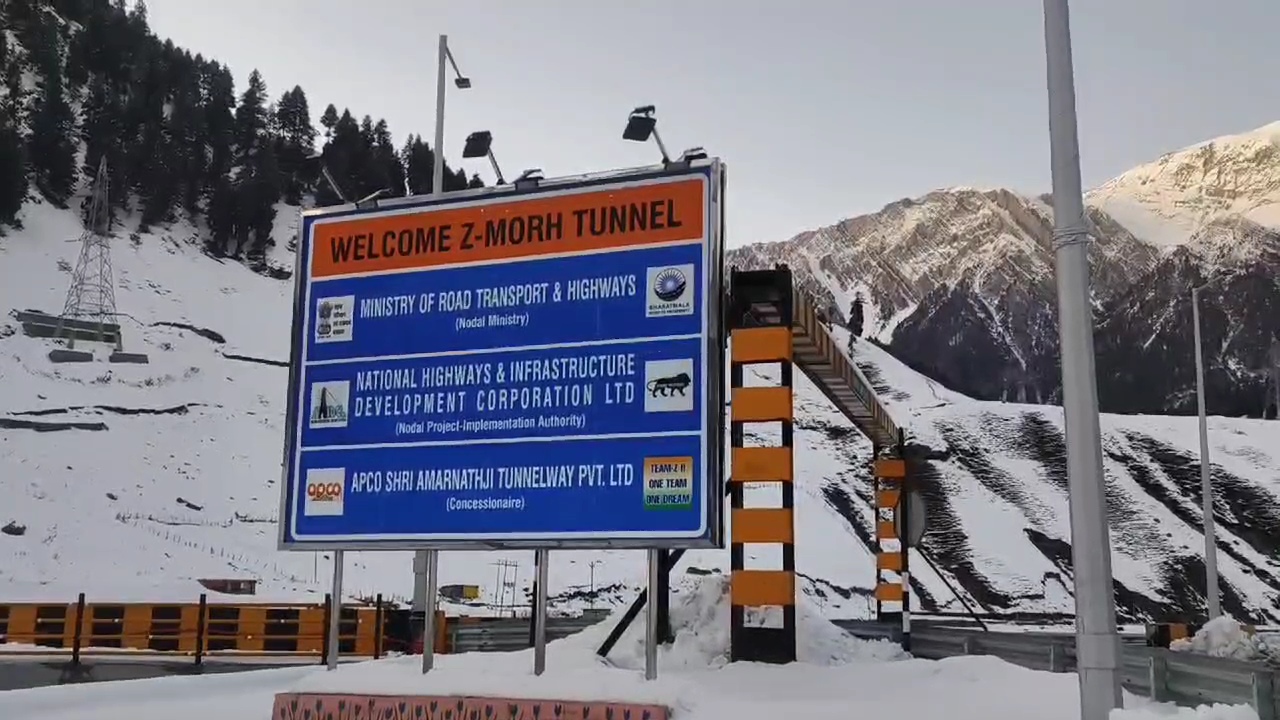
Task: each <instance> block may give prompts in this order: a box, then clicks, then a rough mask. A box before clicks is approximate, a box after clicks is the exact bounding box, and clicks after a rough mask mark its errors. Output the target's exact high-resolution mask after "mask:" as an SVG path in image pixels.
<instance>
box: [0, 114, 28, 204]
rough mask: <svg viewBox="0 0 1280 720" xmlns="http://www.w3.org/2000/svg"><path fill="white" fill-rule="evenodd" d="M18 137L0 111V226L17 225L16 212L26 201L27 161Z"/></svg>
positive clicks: (9, 121)
mask: <svg viewBox="0 0 1280 720" xmlns="http://www.w3.org/2000/svg"><path fill="white" fill-rule="evenodd" d="M23 144H24V143H23V138H22V134H21V133H19V132H18V126H17V125H16V124H15V123H14V122H13V120H12V119H10V117H9V115H8V113H5V112H4V111H3V110H0V225H17V222H18V211H20V210H21V209H22V203H23V202H24V201H25V200H26V199H27V158H26V153H25V152H24V151H23Z"/></svg>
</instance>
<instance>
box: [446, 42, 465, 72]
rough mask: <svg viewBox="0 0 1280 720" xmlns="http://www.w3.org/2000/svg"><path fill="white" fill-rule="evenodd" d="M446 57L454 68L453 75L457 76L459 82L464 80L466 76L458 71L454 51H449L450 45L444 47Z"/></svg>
mask: <svg viewBox="0 0 1280 720" xmlns="http://www.w3.org/2000/svg"><path fill="white" fill-rule="evenodd" d="M444 56H445V58H446V59H448V61H449V65H450V67H452V68H453V74H454V75H456V76H457V77H458V79H459V80H461V79H463V78H464V77H465V76H464V75H463V74H462V71H461V70H459V69H458V61H457V60H455V59H453V51H452V50H450V49H449V46H448V45H445V46H444Z"/></svg>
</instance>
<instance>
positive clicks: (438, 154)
mask: <svg viewBox="0 0 1280 720" xmlns="http://www.w3.org/2000/svg"><path fill="white" fill-rule="evenodd" d="M437 55H438V57H437V58H436V144H435V146H434V147H433V148H432V149H431V151H432V154H433V156H432V167H431V197H433V198H440V197H443V196H444V100H445V85H444V83H445V78H446V77H447V76H448V72H447V70H446V68H445V63H447V62H448V61H449V36H448V35H441V36H440V43H439V52H438V53H437ZM413 560H414V564H413V573H414V578H413V606H414V607H419V608H422V612H423V616H422V672H423V673H426V672H428V671H430V670H431V668H432V666H433V663H434V659H433V658H432V657H431V654H432V652H431V650H428V649H427V645H428V644H434V640H432V638H434V637H435V636H434V635H433V634H432V633H433V630H434V628H435V611H436V598H435V597H434V593H435V591H434V590H433V589H432V588H434V587H436V584H437V577H436V575H437V573H438V566H439V564H440V558H439V557H438V551H437V550H434V549H432V550H419V551H417V552H416V553H414V558H413Z"/></svg>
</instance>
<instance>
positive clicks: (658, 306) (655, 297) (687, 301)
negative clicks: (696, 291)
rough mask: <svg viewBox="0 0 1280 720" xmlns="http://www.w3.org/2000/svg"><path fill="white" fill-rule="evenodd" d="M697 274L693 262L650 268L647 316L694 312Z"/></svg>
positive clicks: (646, 295) (645, 310)
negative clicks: (694, 290)
mask: <svg viewBox="0 0 1280 720" xmlns="http://www.w3.org/2000/svg"><path fill="white" fill-rule="evenodd" d="M696 278H697V274H696V273H695V272H694V268H693V265H692V264H686V265H658V266H655V267H651V268H649V270H648V277H647V280H648V287H647V292H646V293H645V308H644V314H645V317H651V318H652V317H669V316H672V315H692V314H693V286H694V283H695V281H696Z"/></svg>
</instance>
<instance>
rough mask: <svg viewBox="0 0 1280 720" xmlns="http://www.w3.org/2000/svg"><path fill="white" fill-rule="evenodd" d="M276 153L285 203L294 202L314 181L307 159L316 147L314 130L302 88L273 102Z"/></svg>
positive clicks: (300, 197) (296, 203) (298, 199)
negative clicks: (274, 107)
mask: <svg viewBox="0 0 1280 720" xmlns="http://www.w3.org/2000/svg"><path fill="white" fill-rule="evenodd" d="M275 117H276V133H277V134H276V156H277V159H278V161H279V164H280V173H281V175H282V183H283V194H284V199H285V202H287V203H290V204H291V205H298V204H300V203H301V201H302V194H303V192H305V191H306V189H307V188H308V187H310V186H311V184H312V183H313V182H314V181H315V172H314V171H313V170H312V167H313V165H314V164H313V163H311V162H310V158H311V155H312V153H314V152H315V146H316V129H315V127H314V126H313V125H312V124H311V111H310V110H309V109H308V108H307V95H306V93H304V92H303V91H302V88H300V87H298V86H296V85H295V86H294V88H293V89H292V90H290V91H288V92H286V93H285V94H284V95H283V96H281V98H280V102H279V103H277V104H276V113H275Z"/></svg>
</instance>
